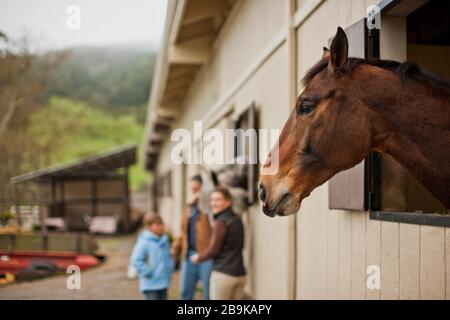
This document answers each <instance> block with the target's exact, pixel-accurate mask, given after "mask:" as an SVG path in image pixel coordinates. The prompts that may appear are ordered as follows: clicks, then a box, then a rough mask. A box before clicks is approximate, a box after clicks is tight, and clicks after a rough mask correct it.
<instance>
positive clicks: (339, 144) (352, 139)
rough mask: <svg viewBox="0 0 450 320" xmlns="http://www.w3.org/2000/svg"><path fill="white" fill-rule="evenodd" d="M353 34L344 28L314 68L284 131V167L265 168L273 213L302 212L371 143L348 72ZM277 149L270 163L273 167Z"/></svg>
mask: <svg viewBox="0 0 450 320" xmlns="http://www.w3.org/2000/svg"><path fill="white" fill-rule="evenodd" d="M348 60H349V57H348V39H347V36H346V34H345V32H344V30H342V28H338V30H337V33H336V36H335V37H334V40H333V42H332V44H331V47H330V50H328V49H326V48H324V55H323V57H322V59H321V61H320V62H319V63H317V64H316V65H315V66H314V67H313V68H312V69H311V70H309V71H308V73H307V74H306V76H305V78H304V79H303V84H304V86H305V89H304V91H303V92H302V93H301V94H300V96H299V97H298V99H297V102H296V105H295V109H294V110H293V111H292V113H291V115H290V116H289V118H288V120H287V122H286V124H285V126H284V128H283V129H282V131H281V134H280V137H279V141H278V150H277V151H274V150H272V152H271V154H272V153H273V152H279V153H278V159H279V166H278V171H277V172H276V173H275V174H273V175H264V174H263V173H262V174H261V179H260V189H259V197H260V200H261V201H262V202H263V211H264V213H265V214H266V215H268V216H271V217H273V216H275V215H279V216H286V215H291V214H294V213H296V212H297V211H298V210H299V208H300V205H301V202H302V200H303V199H304V198H306V197H308V196H309V195H310V193H311V192H312V191H313V190H314V189H315V188H317V187H318V186H320V185H321V184H323V183H324V182H326V181H327V180H329V179H330V178H331V177H333V176H334V175H335V174H336V173H338V172H340V171H342V170H345V169H348V168H351V167H353V166H355V165H356V164H358V163H359V162H361V161H362V160H363V159H364V158H365V156H366V155H367V153H368V151H369V150H370V148H371V135H370V116H368V111H367V110H366V109H364V108H362V107H361V101H358V99H357V98H355V96H354V95H353V90H352V85H351V82H350V81H351V79H350V76H349V75H348V74H347V70H346V69H347V62H348ZM271 154H270V155H269V158H268V160H267V161H266V163H265V164H264V167H270V166H271V165H272V164H271Z"/></svg>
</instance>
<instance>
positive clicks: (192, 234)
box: [181, 175, 212, 300]
mask: <svg viewBox="0 0 450 320" xmlns="http://www.w3.org/2000/svg"><path fill="white" fill-rule="evenodd" d="M190 182H191V190H192V195H193V198H192V200H191V201H189V204H188V207H187V208H186V209H185V211H184V213H183V218H182V222H181V247H182V254H181V259H182V266H181V298H182V299H183V300H192V299H193V297H194V294H195V288H196V285H197V281H198V280H200V281H201V282H202V286H203V297H204V299H205V300H209V278H210V275H211V270H212V261H211V260H206V261H204V262H202V263H200V264H194V263H192V262H191V260H190V258H191V257H192V256H193V255H195V254H199V253H203V252H204V251H206V249H208V245H209V239H210V236H211V227H210V223H209V218H208V216H207V215H206V214H205V213H204V212H201V211H200V209H199V207H198V202H199V199H200V192H201V189H202V183H203V181H202V178H201V176H200V175H196V176H193V177H192V178H191V181H190Z"/></svg>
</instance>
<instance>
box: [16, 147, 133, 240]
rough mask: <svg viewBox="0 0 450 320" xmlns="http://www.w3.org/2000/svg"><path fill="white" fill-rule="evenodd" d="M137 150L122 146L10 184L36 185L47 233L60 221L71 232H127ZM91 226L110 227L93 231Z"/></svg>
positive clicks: (42, 223) (29, 175) (57, 166)
mask: <svg viewBox="0 0 450 320" xmlns="http://www.w3.org/2000/svg"><path fill="white" fill-rule="evenodd" d="M136 150H137V147H136V146H135V145H126V146H122V147H119V148H115V149H112V150H109V151H106V152H102V153H98V154H94V155H91V156H88V157H86V158H83V159H80V160H77V161H74V162H70V163H64V164H60V165H55V166H52V167H48V168H44V169H40V170H37V171H33V172H30V173H26V174H23V175H20V176H17V177H14V178H12V179H11V183H13V184H22V183H35V184H37V190H38V193H39V197H38V202H39V206H40V208H41V210H40V220H41V222H40V224H41V226H43V229H44V230H45V228H47V227H48V226H49V224H50V223H49V222H50V221H55V220H57V221H61V222H62V223H63V228H64V229H66V230H69V231H88V230H90V231H93V232H95V231H99V232H101V231H102V230H103V229H105V231H106V229H108V231H107V233H110V232H116V231H126V230H127V229H128V227H129V226H130V190H129V182H128V178H129V177H128V168H129V167H130V166H131V165H133V164H134V163H135V162H136ZM17 199H18V201H19V199H20V197H18V198H17ZM98 217H108V218H110V219H109V220H108V219H104V218H103V219H98ZM96 219H97V220H99V221H97V222H96V223H95V222H94V221H95V220H96ZM92 223H95V224H109V226H103V227H102V226H101V225H100V226H96V227H93V225H92ZM97 227H98V229H96V228H97ZM93 228H94V229H95V230H94V229H93Z"/></svg>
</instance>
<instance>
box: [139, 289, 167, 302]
mask: <svg viewBox="0 0 450 320" xmlns="http://www.w3.org/2000/svg"><path fill="white" fill-rule="evenodd" d="M144 297H145V300H167V289H161V290H150V291H144Z"/></svg>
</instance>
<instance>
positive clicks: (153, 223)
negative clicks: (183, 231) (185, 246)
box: [131, 212, 174, 300]
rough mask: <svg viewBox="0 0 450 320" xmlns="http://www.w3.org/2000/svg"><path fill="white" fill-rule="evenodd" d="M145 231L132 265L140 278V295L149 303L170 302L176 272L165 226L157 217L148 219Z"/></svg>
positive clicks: (137, 243)
mask: <svg viewBox="0 0 450 320" xmlns="http://www.w3.org/2000/svg"><path fill="white" fill-rule="evenodd" d="M143 221H144V226H145V228H144V231H142V233H141V234H140V235H139V238H138V240H137V242H136V245H135V246H134V249H133V252H132V254H131V263H132V265H133V266H134V267H135V268H136V271H137V274H138V276H139V291H141V292H142V294H143V295H144V297H145V299H146V300H166V299H167V289H168V288H169V286H170V280H171V278H172V273H173V269H174V261H173V258H172V256H171V254H170V243H169V239H168V237H167V235H165V234H164V223H163V220H162V218H161V217H160V216H158V215H156V214H153V213H150V212H149V213H146V214H145V215H144V220H143Z"/></svg>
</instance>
